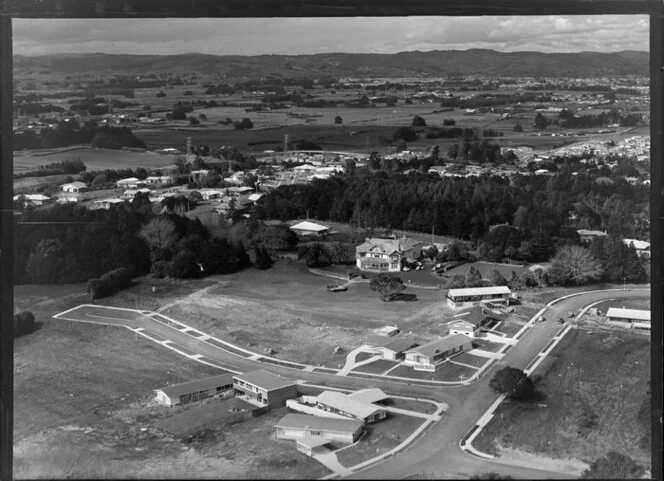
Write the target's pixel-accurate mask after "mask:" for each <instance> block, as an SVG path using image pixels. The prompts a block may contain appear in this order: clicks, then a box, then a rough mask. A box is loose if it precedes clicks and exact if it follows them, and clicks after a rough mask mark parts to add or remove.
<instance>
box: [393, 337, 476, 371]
mask: <svg viewBox="0 0 664 481" xmlns="http://www.w3.org/2000/svg"><path fill="white" fill-rule="evenodd" d="M470 349H472V342H471V340H470V339H469V338H468V337H466V336H464V335H461V334H453V335H450V336H445V337H443V338H441V339H437V340H435V341H431V342H429V343H427V344H424V345H422V346H418V347H415V348H413V349H410V350H408V351H406V352H405V355H406V359H405V361H404V364H405V365H406V366H412V367H413V369H414V370H416V371H431V372H433V371H436V369H438V367H439V366H440V364H441V363H442V362H443V361H444V360H445V358H447V357H450V356H453V355H455V354H459V353H461V352H464V351H468V350H470Z"/></svg>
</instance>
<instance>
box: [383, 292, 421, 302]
mask: <svg viewBox="0 0 664 481" xmlns="http://www.w3.org/2000/svg"><path fill="white" fill-rule="evenodd" d="M397 301H401V302H415V301H417V294H404V293H403V292H399V293H396V294H392V295H391V296H390V297H389V299H388V302H397Z"/></svg>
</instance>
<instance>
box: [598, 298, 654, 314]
mask: <svg viewBox="0 0 664 481" xmlns="http://www.w3.org/2000/svg"><path fill="white" fill-rule="evenodd" d="M593 307H596V308H598V309H599V310H600V311H601V312H606V310H607V309H608V308H609V307H617V308H623V307H624V308H626V309H646V310H650V298H649V297H639V298H635V299H620V300H613V301H604V302H602V303H600V304H596V305H595V306H593Z"/></svg>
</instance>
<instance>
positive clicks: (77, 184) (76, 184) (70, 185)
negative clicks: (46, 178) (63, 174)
mask: <svg viewBox="0 0 664 481" xmlns="http://www.w3.org/2000/svg"><path fill="white" fill-rule="evenodd" d="M65 187H74V188H78V189H82V188H83V187H87V184H85V183H84V182H79V181H78V180H77V181H76V182H71V183H69V184H63V185H62V188H63V189H64V188H65Z"/></svg>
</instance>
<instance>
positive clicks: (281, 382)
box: [233, 369, 297, 407]
mask: <svg viewBox="0 0 664 481" xmlns="http://www.w3.org/2000/svg"><path fill="white" fill-rule="evenodd" d="M233 389H234V392H235V396H236V397H239V398H241V399H243V400H245V401H247V402H249V403H252V404H254V405H256V406H261V407H262V406H269V407H278V406H285V405H286V400H288V399H292V398H295V397H297V385H296V384H295V383H294V382H293V381H290V380H288V379H284V378H282V377H280V376H277V375H276V374H272V373H271V372H268V371H263V370H262V369H258V370H256V371H251V372H247V373H245V374H236V375H234V376H233Z"/></svg>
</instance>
